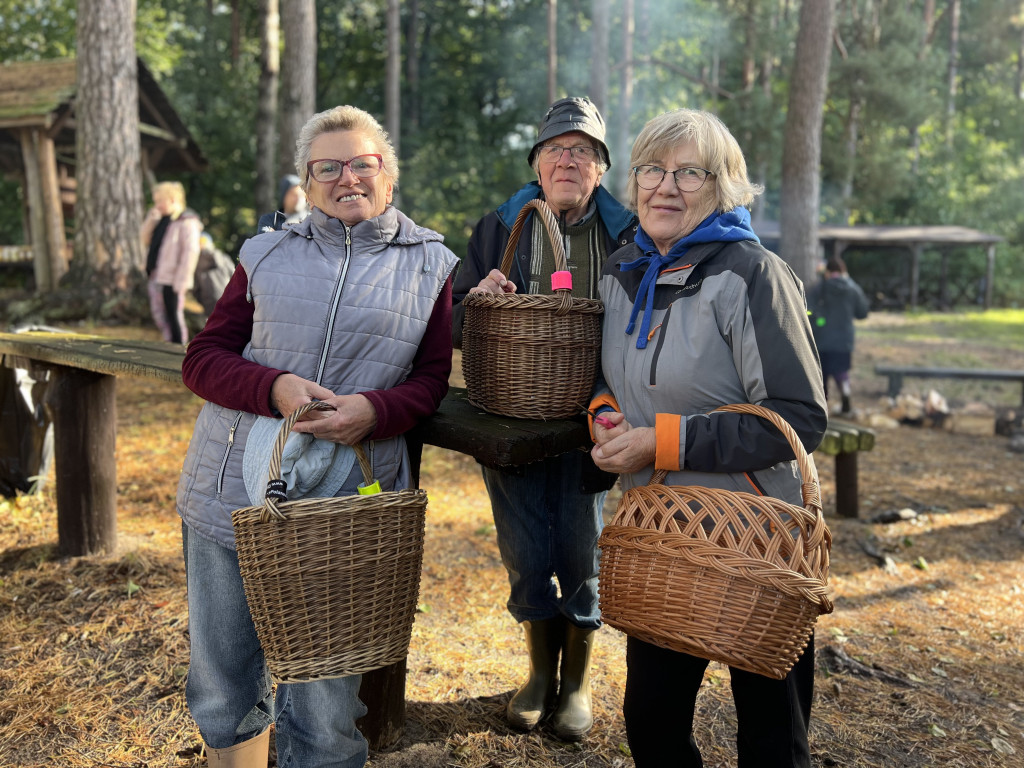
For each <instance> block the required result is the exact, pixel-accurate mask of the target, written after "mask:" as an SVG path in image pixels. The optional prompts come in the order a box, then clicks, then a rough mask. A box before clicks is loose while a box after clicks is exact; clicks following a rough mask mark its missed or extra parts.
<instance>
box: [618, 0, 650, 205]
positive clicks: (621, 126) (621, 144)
mask: <svg viewBox="0 0 1024 768" xmlns="http://www.w3.org/2000/svg"><path fill="white" fill-rule="evenodd" d="M642 2H643V0H641V3H642ZM622 6H623V7H622V76H621V80H620V81H619V117H618V121H617V122H618V131H617V134H618V140H617V141H616V147H615V150H616V151H615V154H616V158H615V162H616V163H617V164H619V167H620V168H628V167H629V155H630V152H631V151H632V146H633V137H632V136H631V135H630V133H629V115H630V113H631V112H632V111H633V30H634V23H635V21H634V9H633V0H624V2H623V4H622ZM615 176H616V178H618V179H621V181H620V182H619V184H620V187H619V189H617V190H612V191H613V192H615V193H617V194H618V195H619V198H620V199H622V200H628V199H629V184H630V182H629V174H628V172H627V173H618V172H616V174H615Z"/></svg>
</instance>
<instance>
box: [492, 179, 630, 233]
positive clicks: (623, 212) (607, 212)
mask: <svg viewBox="0 0 1024 768" xmlns="http://www.w3.org/2000/svg"><path fill="white" fill-rule="evenodd" d="M539 197H543V191H542V190H541V188H540V182H537V181H531V182H529V183H527V184H526V185H524V186H523V187H522V188H521V189H519V190H518V191H517V192H516V193H515V194H514V195H512V197H510V198H509V199H508V200H506V201H505V202H504V203H502V204H501V205H500V206H498V218H500V219H501V222H502V223H503V224H504V225H505V228H506V229H508V230H509V231H510V232H511V231H512V227H513V226H514V225H515V223H516V216H518V215H519V211H521V210H522V208H523V206H524V205H526V204H527V203H528V202H530V201H531V200H536V199H537V198H539ZM593 200H594V202H595V203H597V212H598V214H599V215H600V216H601V221H602V222H603V223H604V228H605V229H606V230H607V231H608V234H609V235H611V236H612V237H617V236H618V234H619V233H620V232H622V231H623V230H625V229H626V228H627V227H628V226H630V225H631V224H632V223H633V221H634V219H635V216H634V215H633V214H632V213H631V212H630V211H629V210H628V209H627V208H625V207H624V206H623V205H622V203H620V202H619V201H618V200H616V199H615V197H614V196H613V195H612V193H611V192H609V191H608V190H607V189H605V188H604V187H602V186H600V185H598V187H597V189H596V190H594V195H593Z"/></svg>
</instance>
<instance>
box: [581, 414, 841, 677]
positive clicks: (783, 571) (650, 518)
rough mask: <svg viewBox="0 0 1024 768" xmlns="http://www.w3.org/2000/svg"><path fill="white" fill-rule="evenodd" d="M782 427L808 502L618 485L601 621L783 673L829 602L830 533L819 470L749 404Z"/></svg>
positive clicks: (668, 644) (605, 545) (656, 482)
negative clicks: (620, 491) (623, 488)
mask: <svg viewBox="0 0 1024 768" xmlns="http://www.w3.org/2000/svg"><path fill="white" fill-rule="evenodd" d="M717 410H718V411H728V412H731V413H752V414H755V415H757V416H760V417H762V418H764V419H767V420H768V421H770V422H771V423H772V424H774V425H775V426H777V427H778V428H779V429H780V430H782V432H783V433H784V434H785V435H786V438H787V439H788V440H789V443H790V445H791V446H792V447H793V452H794V454H795V455H796V457H797V462H798V465H799V468H800V473H801V476H802V478H803V487H802V494H803V502H804V507H797V506H794V505H792V504H789V503H787V502H784V501H781V500H779V499H773V498H770V497H767V496H757V495H755V494H753V493H743V492H732V491H722V490H716V489H711V488H700V487H691V486H685V487H676V486H664V485H660V483H661V482H662V480H663V479H664V477H665V473H664V472H657V473H655V476H654V477H652V478H651V483H649V484H648V485H645V486H638V487H635V488H631V489H630V490H628V491H626V493H624V494H623V496H622V499H621V501H620V502H619V505H618V509H617V510H616V513H615V517H614V518H613V520H612V521H611V523H610V524H609V525H608V526H607V527H605V529H604V532H603V533H602V534H601V538H600V540H599V541H598V545H599V546H600V547H601V571H600V602H601V614H602V618H603V619H604V621H606V622H607V623H608V624H610V625H611V626H613V627H615V628H616V629H619V630H622V631H623V632H625V633H626V634H628V635H630V636H632V637H636V638H638V639H640V640H644V641H646V642H648V643H653V644H654V645H658V646H661V647H663V648H669V649H671V650H674V651H683V652H685V653H689V654H692V655H694V656H699V657H701V658H705V659H710V660H712V661H719V662H722V663H723V664H728V665H729V666H732V667H737V668H739V669H743V670H746V671H748V672H755V673H758V674H761V675H766V676H768V677H772V678H776V679H782V678H783V677H785V676H786V674H787V673H788V672H789V670H790V669H791V668H792V666H793V664H795V663H796V660H797V658H799V656H800V654H801V653H802V652H803V649H804V648H805V647H806V645H807V642H808V640H809V639H810V636H811V633H812V632H813V630H814V622H815V621H816V619H817V618H818V616H819V615H820V614H823V613H831V612H832V602H831V600H830V599H829V597H828V587H827V582H828V568H829V549H830V546H831V535H830V533H829V530H828V528H827V527H826V525H825V521H824V519H823V518H822V515H821V502H820V501H819V495H818V485H817V477H816V473H815V471H814V465H813V463H812V462H811V459H810V457H809V456H808V455H807V452H806V451H805V450H804V448H803V446H802V445H801V444H800V440H799V438H798V437H797V435H796V433H795V432H794V431H793V429H792V427H790V426H789V424H787V423H786V422H785V421H784V420H783V419H782V418H781V417H780V416H779V415H778V414H776V413H774V412H773V411H770V410H768V409H766V408H762V407H760V406H756V405H746V404H742V405H727V406H723V407H722V408H718V409H717Z"/></svg>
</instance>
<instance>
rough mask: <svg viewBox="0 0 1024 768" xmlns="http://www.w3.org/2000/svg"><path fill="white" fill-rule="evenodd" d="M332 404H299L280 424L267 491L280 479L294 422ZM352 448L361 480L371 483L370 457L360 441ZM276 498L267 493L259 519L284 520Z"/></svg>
mask: <svg viewBox="0 0 1024 768" xmlns="http://www.w3.org/2000/svg"><path fill="white" fill-rule="evenodd" d="M333 410H334V406H332V405H328V404H327V403H325V402H323V401H321V400H314V401H313V402H311V403H306V404H305V405H300V406H299V407H298V408H296V409H295V410H294V411H292V412H291V413H290V414H289V415H288V416H287V417H285V419H284V420H283V423H282V424H281V429H280V430H279V431H278V433H277V439H276V440H275V441H274V448H273V450H272V451H271V452H270V465H269V467H268V469H269V472H268V477H267V484H268V491H269V486H270V484H272V483H275V482H276V483H280V480H281V458H282V454H284V446H285V444H286V443H287V442H288V438H289V437H290V436H291V432H292V427H294V426H295V424H296V422H297V421H298V420H299V419H300V418H302V417H303V416H304V415H306V414H307V413H309V412H310V411H333ZM351 447H352V450H353V451H355V454H356V459H357V460H358V461H359V469H360V470H361V471H362V473H363V480H364V481H365V482H366V485H371V484H372V483H373V467H372V466H371V465H370V459H369V458H368V457H367V455H366V450H365V449H364V448H363V446H362V443H356V444H355V445H353V446H351ZM277 505H278V499H276V498H274V497H273V496H271V495H268V496H267V497H266V499H264V502H263V515H262V517H261V520H262V521H263V522H266V520H267V519H268V517H275V518H277V519H279V520H284V519H285V516H284V513H283V512H282V511H281V510H280V509H279V508H278V506H277Z"/></svg>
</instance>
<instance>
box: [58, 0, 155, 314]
mask: <svg viewBox="0 0 1024 768" xmlns="http://www.w3.org/2000/svg"><path fill="white" fill-rule="evenodd" d="M77 34H78V95H77V98H76V101H75V121H76V129H77V130H76V148H75V151H76V179H77V184H78V195H77V202H76V204H75V248H74V253H75V256H74V260H73V263H72V269H71V271H70V272H69V274H68V276H67V277H66V278H65V280H64V281H63V283H62V287H67V288H71V287H74V288H76V289H85V290H86V291H87V294H86V295H87V296H88V297H89V298H88V303H89V310H90V311H89V313H90V314H94V315H97V314H99V311H100V308H101V307H102V306H103V304H104V303H105V299H106V298H107V297H109V296H111V295H114V294H117V295H119V296H123V297H125V299H126V300H130V298H131V296H132V295H133V294H134V295H135V296H136V297H138V296H139V295H140V291H139V288H140V286H141V285H142V283H143V281H144V274H143V272H144V267H145V257H144V254H143V250H142V241H141V240H140V238H139V229H140V227H141V225H142V205H143V200H142V173H141V155H140V142H139V87H138V65H137V60H136V57H135V2H134V0H83V2H80V3H79V4H78V21H77Z"/></svg>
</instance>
